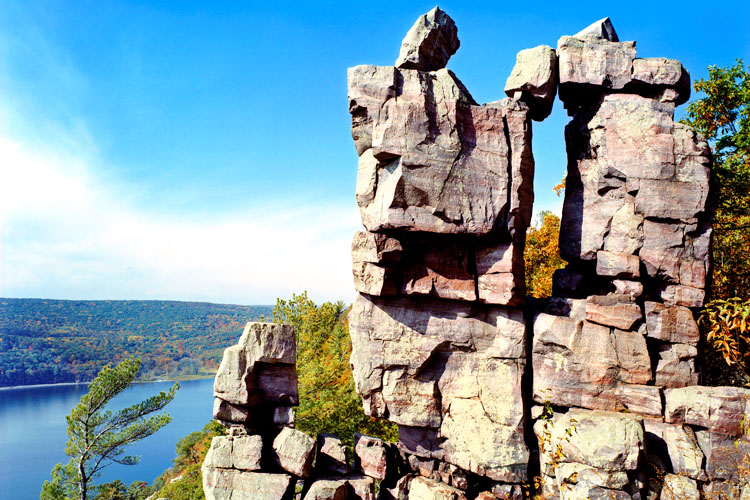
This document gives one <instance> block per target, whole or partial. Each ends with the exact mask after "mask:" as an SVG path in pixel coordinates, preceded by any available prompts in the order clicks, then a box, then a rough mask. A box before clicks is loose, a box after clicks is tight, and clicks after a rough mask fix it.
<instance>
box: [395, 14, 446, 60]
mask: <svg viewBox="0 0 750 500" xmlns="http://www.w3.org/2000/svg"><path fill="white" fill-rule="evenodd" d="M459 45H460V42H459V40H458V28H456V23H454V22H453V19H451V18H450V16H449V15H448V14H446V13H445V12H443V11H442V10H440V9H439V8H438V7H435V8H433V9H432V10H431V11H429V12H428V13H427V14H424V15H422V16H420V17H419V19H417V21H416V22H415V23H414V26H412V27H411V29H410V30H409V32H408V33H407V34H406V37H405V38H404V41H403V42H402V43H401V52H400V53H399V56H398V59H397V60H396V66H397V67H399V68H404V69H419V70H422V71H436V70H438V69H441V68H444V67H445V65H446V64H448V59H450V57H451V56H452V55H453V54H455V53H456V51H457V50H458V47H459Z"/></svg>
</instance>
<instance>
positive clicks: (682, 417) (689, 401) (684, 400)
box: [664, 386, 750, 436]
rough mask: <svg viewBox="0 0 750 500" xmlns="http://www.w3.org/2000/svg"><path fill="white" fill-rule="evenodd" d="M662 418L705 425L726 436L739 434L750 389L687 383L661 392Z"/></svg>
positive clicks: (747, 409) (748, 411) (749, 407)
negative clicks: (684, 385) (662, 399)
mask: <svg viewBox="0 0 750 500" xmlns="http://www.w3.org/2000/svg"><path fill="white" fill-rule="evenodd" d="M664 401H665V408H664V419H665V420H666V421H667V422H671V423H685V424H690V425H697V426H700V427H705V428H707V429H710V430H712V431H714V432H717V433H723V434H725V435H728V436H739V435H741V433H742V432H741V428H742V422H743V418H744V417H745V415H746V414H748V413H750V405H749V403H748V401H750V389H743V388H740V387H703V386H691V387H682V388H678V389H667V390H665V391H664Z"/></svg>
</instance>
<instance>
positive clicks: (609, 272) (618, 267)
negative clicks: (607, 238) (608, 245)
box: [596, 250, 641, 279]
mask: <svg viewBox="0 0 750 500" xmlns="http://www.w3.org/2000/svg"><path fill="white" fill-rule="evenodd" d="M640 266H641V261H640V260H639V259H638V256H637V255H627V254H622V253H614V252H606V251H604V250H599V251H598V252H596V274H598V275H599V276H610V277H613V278H625V279H633V278H638V277H640Z"/></svg>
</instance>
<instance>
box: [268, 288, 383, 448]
mask: <svg viewBox="0 0 750 500" xmlns="http://www.w3.org/2000/svg"><path fill="white" fill-rule="evenodd" d="M347 312H348V308H347V307H345V306H344V303H343V302H341V301H339V302H335V303H333V302H326V303H324V304H321V305H320V306H318V305H316V304H315V303H314V302H313V301H312V300H310V299H309V298H308V296H307V293H306V292H305V293H302V294H300V295H297V294H294V295H292V298H291V299H290V300H282V299H278V300H277V301H276V307H275V308H274V310H273V320H274V321H275V322H277V323H287V324H291V325H293V326H294V331H295V335H296V337H297V377H298V380H299V396H300V398H299V399H300V402H299V408H298V410H297V416H296V427H297V429H299V430H301V431H304V432H307V433H310V434H312V435H315V434H316V433H318V432H329V433H331V434H335V435H337V436H339V437H340V438H341V439H343V440H344V441H345V442H347V443H348V444H350V445H351V444H352V442H353V439H354V433H355V432H361V433H363V434H368V435H370V436H375V437H381V438H384V439H386V440H389V441H395V440H396V439H397V430H396V426H395V425H394V424H392V423H389V422H387V421H385V420H379V419H375V418H372V417H368V416H367V415H365V414H364V411H363V410H362V400H361V399H360V397H359V395H358V394H357V391H356V390H355V389H354V378H353V377H352V372H351V367H350V365H349V357H350V356H351V351H352V345H351V339H350V338H349V325H348V322H347Z"/></svg>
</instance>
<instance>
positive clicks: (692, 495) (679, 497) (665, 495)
mask: <svg viewBox="0 0 750 500" xmlns="http://www.w3.org/2000/svg"><path fill="white" fill-rule="evenodd" d="M700 498H701V494H700V491H699V490H698V484H697V483H696V482H695V480H694V479H690V478H689V477H685V476H680V475H677V474H667V475H666V476H664V486H663V487H662V489H661V500H700Z"/></svg>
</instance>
